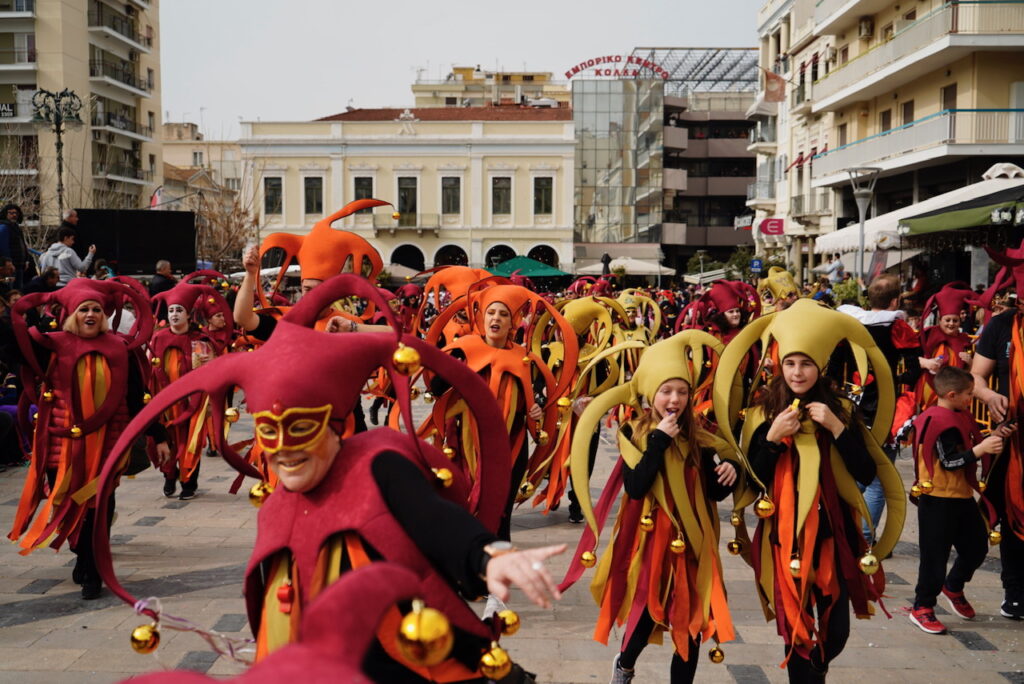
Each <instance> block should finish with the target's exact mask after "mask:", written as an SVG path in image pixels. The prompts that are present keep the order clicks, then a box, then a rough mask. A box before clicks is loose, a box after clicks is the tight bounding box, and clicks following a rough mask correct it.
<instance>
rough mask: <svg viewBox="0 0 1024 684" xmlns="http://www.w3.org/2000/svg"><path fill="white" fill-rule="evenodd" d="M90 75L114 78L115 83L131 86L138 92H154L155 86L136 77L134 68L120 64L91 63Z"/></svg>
mask: <svg viewBox="0 0 1024 684" xmlns="http://www.w3.org/2000/svg"><path fill="white" fill-rule="evenodd" d="M89 75H90V76H92V77H93V78H98V77H101V76H106V77H107V78H112V79H114V80H115V81H119V82H120V83H124V84H125V85H127V86H131V87H132V88H135V89H136V90H144V91H146V92H147V93H148V92H150V91H152V90H153V84H152V83H150V82H149V81H148V80H146V79H143V78H139V77H138V76H136V75H135V73H134V69H133V68H131V67H124V66H121V65H119V64H114V63H113V62H105V61H92V62H89Z"/></svg>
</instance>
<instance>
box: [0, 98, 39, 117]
mask: <svg viewBox="0 0 1024 684" xmlns="http://www.w3.org/2000/svg"><path fill="white" fill-rule="evenodd" d="M34 92H35V91H32V90H18V91H17V93H15V101H14V102H12V103H10V104H7V103H5V104H2V105H0V123H2V124H21V123H31V122H32V118H33V117H34V116H35V108H34V107H33V106H32V95H33V93H34Z"/></svg>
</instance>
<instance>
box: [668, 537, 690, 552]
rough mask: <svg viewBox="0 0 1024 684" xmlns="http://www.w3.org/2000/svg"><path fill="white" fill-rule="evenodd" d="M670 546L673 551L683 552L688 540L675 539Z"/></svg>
mask: <svg viewBox="0 0 1024 684" xmlns="http://www.w3.org/2000/svg"><path fill="white" fill-rule="evenodd" d="M668 547H669V549H671V550H672V553H682V552H683V551H685V550H686V542H685V541H683V540H682V539H673V540H672V543H670V544H669V545H668Z"/></svg>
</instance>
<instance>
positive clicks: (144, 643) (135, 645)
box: [132, 624, 160, 655]
mask: <svg viewBox="0 0 1024 684" xmlns="http://www.w3.org/2000/svg"><path fill="white" fill-rule="evenodd" d="M159 645H160V630H159V629H157V628H156V625H155V624H154V625H139V626H138V627H136V628H135V629H133V630H132V650H134V651H135V652H136V653H141V654H143V655H145V654H147V653H152V652H153V651H155V650H156V647H157V646H159Z"/></svg>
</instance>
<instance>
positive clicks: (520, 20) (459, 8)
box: [160, 0, 764, 138]
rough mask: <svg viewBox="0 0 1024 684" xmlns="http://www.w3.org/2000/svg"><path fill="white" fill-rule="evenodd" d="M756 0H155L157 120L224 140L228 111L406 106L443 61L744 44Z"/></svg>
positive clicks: (568, 62) (546, 65) (310, 114)
mask: <svg viewBox="0 0 1024 684" xmlns="http://www.w3.org/2000/svg"><path fill="white" fill-rule="evenodd" d="M763 4H764V0H633V1H632V2H621V1H620V2H611V1H609V0H586V1H585V2H579V1H573V0H516V1H513V2H507V3H497V2H493V1H488V0H434V1H433V2H429V1H423V0H421V1H419V2H412V1H410V0H386V1H380V0H378V1H377V2H373V1H372V0H363V1H362V2H352V1H351V0H343V1H341V2H339V1H338V0H285V1H284V2H255V1H254V0H163V2H161V3H160V31H161V36H160V37H161V46H162V54H161V59H162V67H161V70H162V80H163V108H164V113H165V121H175V122H180V121H192V122H195V123H200V124H201V125H202V127H203V131H204V133H205V134H206V135H207V138H234V137H237V135H238V122H239V120H247V121H248V120H256V119H262V120H264V121H269V120H278V121H280V120H284V121H291V120H309V119H315V118H317V117H320V116H326V115H329V114H334V113H337V112H340V111H343V110H344V109H345V106H346V105H347V104H349V103H350V102H351V104H352V105H353V106H355V107H383V106H403V107H406V106H411V105H412V102H413V98H412V93H411V91H410V90H409V85H410V84H411V83H412V82H413V81H414V80H415V79H416V75H417V73H418V70H420V69H422V70H424V71H423V72H422V74H423V78H443V77H444V76H445V75H446V74H447V73H448V72H449V70H450V68H451V66H452V65H460V66H474V65H477V64H479V65H480V66H481V67H482V68H484V69H494V68H496V67H501V68H503V69H505V70H509V71H519V70H523V69H524V68H525V69H526V70H534V71H552V72H554V73H555V74H556V75H558V74H560V73H561V72H563V71H565V70H566V69H567V68H569V67H571V66H572V65H573V64H576V63H578V62H580V61H583V60H585V59H587V58H588V57H594V56H598V55H607V54H628V53H629V51H630V50H631V49H632V48H633V47H636V46H645V47H650V46H658V47H754V46H755V45H757V33H756V30H755V24H756V16H757V10H758V8H759V7H760V6H761V5H763Z"/></svg>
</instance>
